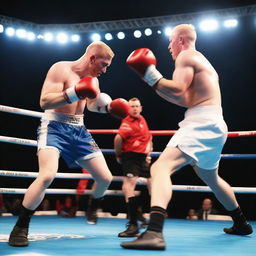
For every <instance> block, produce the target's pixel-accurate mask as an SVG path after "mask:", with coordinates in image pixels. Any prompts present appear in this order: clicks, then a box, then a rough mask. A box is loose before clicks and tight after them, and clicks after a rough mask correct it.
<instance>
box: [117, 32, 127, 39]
mask: <svg viewBox="0 0 256 256" xmlns="http://www.w3.org/2000/svg"><path fill="white" fill-rule="evenodd" d="M117 38H118V39H124V38H125V34H124V32H118V33H117Z"/></svg>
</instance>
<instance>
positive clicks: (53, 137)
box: [37, 112, 102, 168]
mask: <svg viewBox="0 0 256 256" xmlns="http://www.w3.org/2000/svg"><path fill="white" fill-rule="evenodd" d="M45 148H53V149H56V150H57V151H58V152H59V154H60V155H61V157H62V158H63V159H64V160H65V162H66V163H67V165H68V166H69V167H70V168H75V167H79V165H78V162H77V160H81V159H85V160H87V159H91V158H94V157H96V156H98V155H102V152H101V150H100V149H99V147H98V145H97V144H96V142H95V141H94V139H93V138H92V136H91V134H90V133H89V131H88V130H87V129H86V127H85V126H84V122H83V115H66V114H62V113H56V112H45V113H44V114H43V116H42V118H41V125H40V126H39V128H38V130H37V149H38V151H39V150H41V149H45Z"/></svg>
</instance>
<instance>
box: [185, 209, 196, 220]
mask: <svg viewBox="0 0 256 256" xmlns="http://www.w3.org/2000/svg"><path fill="white" fill-rule="evenodd" d="M186 219H187V220H197V219H198V217H197V214H196V210H195V209H192V208H191V209H189V210H188V215H187V217H186Z"/></svg>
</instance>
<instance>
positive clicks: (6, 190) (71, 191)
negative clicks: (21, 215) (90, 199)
mask: <svg viewBox="0 0 256 256" xmlns="http://www.w3.org/2000/svg"><path fill="white" fill-rule="evenodd" d="M26 192H27V189H26V188H0V193H1V194H25V193H26ZM92 192H93V191H92V189H87V190H85V191H84V192H83V193H77V190H76V189H62V188H48V189H46V190H45V193H46V194H59V195H67V194H68V195H77V194H79V195H91V194H92ZM134 192H135V195H136V196H137V195H139V194H140V191H134ZM104 195H105V196H123V195H124V193H123V192H122V190H107V191H106V192H105V194H104Z"/></svg>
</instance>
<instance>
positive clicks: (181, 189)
mask: <svg viewBox="0 0 256 256" xmlns="http://www.w3.org/2000/svg"><path fill="white" fill-rule="evenodd" d="M172 188H173V191H179V192H187V191H189V192H203V193H205V192H212V190H211V188H210V187H208V186H193V185H173V186H172ZM232 189H233V191H234V193H237V194H256V188H255V187H254V188H253V187H251V188H250V187H232ZM26 191H27V189H26V188H0V193H2V194H24V193H26ZM135 192H136V195H138V194H139V193H140V191H135ZM46 194H81V195H90V194H92V190H85V192H84V193H77V190H76V189H61V188H59V189H54V188H52V189H46ZM105 195H109V196H110V195H111V196H120V195H123V192H122V191H121V190H107V191H106V193H105Z"/></svg>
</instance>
